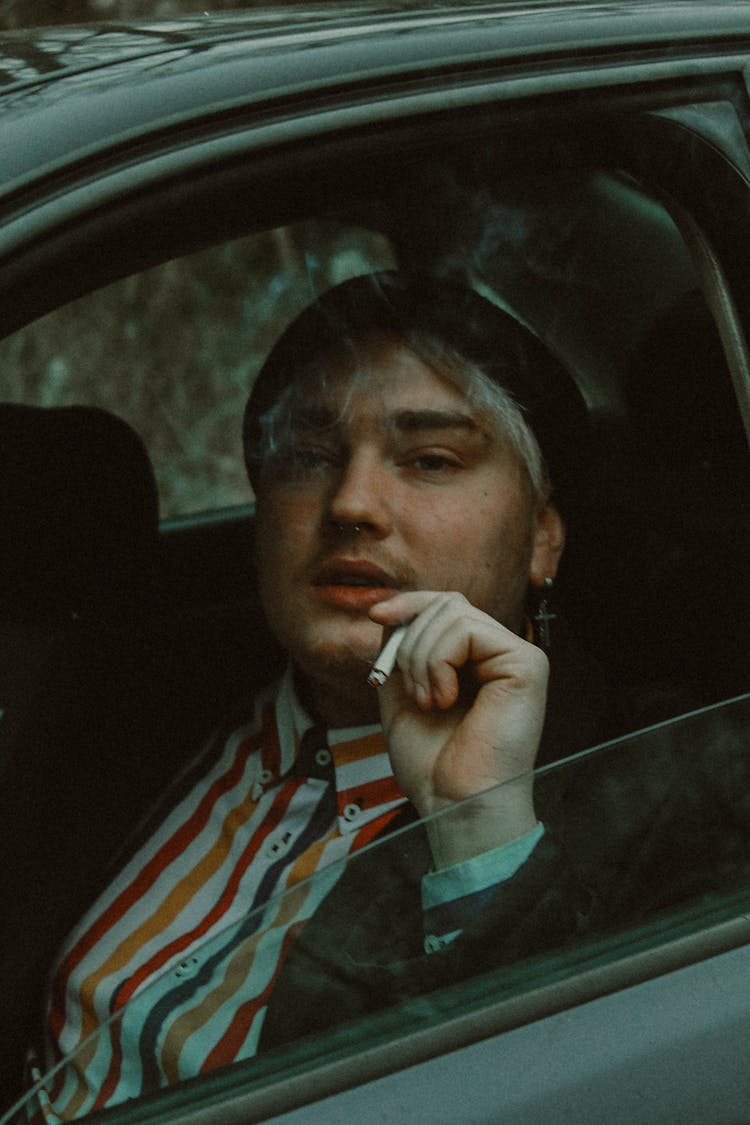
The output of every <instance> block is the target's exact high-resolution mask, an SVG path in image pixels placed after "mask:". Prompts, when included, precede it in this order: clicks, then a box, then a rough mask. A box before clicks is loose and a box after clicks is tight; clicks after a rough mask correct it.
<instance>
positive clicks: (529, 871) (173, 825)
mask: <svg viewBox="0 0 750 1125" xmlns="http://www.w3.org/2000/svg"><path fill="white" fill-rule="evenodd" d="M584 434H585V408H584V406H583V404H582V401H581V399H580V396H579V395H578V393H577V391H576V389H575V387H574V386H573V384H572V383H571V381H570V379H569V377H568V376H567V375H566V374H565V373H564V372H563V370H562V369H561V368H560V367H559V365H558V364H557V363H556V362H555V361H554V360H553V359H552V357H551V356H550V355H549V353H547V351H546V350H545V349H544V348H543V347H542V345H541V344H540V343H539V342H538V341H537V340H536V339H535V338H534V337H533V336H532V335H531V333H529V332H528V331H527V330H526V329H524V328H522V327H521V326H520V325H519V324H518V323H517V322H516V321H515V320H514V319H513V318H511V317H510V316H508V315H506V314H505V313H503V312H502V311H500V310H499V309H497V308H496V307H495V306H494V305H491V304H490V303H489V302H487V301H485V300H484V299H483V298H480V297H479V296H478V295H477V294H475V293H473V292H472V291H470V290H467V289H464V288H463V287H461V286H453V285H451V284H448V283H446V282H437V281H433V280H429V279H425V278H416V279H408V278H405V277H401V276H399V275H398V274H383V275H377V276H374V277H368V278H359V279H355V280H354V281H352V282H348V283H345V284H344V285H343V286H340V287H338V288H336V289H334V290H332V291H331V292H329V293H328V294H326V295H325V296H324V297H323V298H321V299H320V300H319V301H318V302H316V304H315V305H314V306H312V307H311V308H310V309H308V310H307V311H306V312H305V313H303V315H302V316H301V317H300V318H299V319H298V320H297V321H296V322H295V323H294V324H293V325H292V326H291V327H290V328H289V329H288V331H287V332H286V333H285V335H284V336H283V337H282V339H281V340H280V341H279V343H278V344H277V346H276V348H275V349H274V351H273V352H272V354H271V356H270V357H269V359H268V361H267V363H266V364H265V366H264V369H263V371H262V372H261V374H260V376H259V378H258V381H257V383H256V386H255V388H254V391H253V394H252V396H251V398H250V401H249V404H248V409H247V414H246V420H245V450H246V457H247V462H248V469H249V473H250V477H251V480H252V482H253V484H254V486H255V489H256V495H257V559H256V561H257V568H258V580H259V587H260V591H261V596H262V600H263V604H264V608H265V611H266V614H267V617H268V620H269V623H270V624H271V627H272V628H273V630H274V632H275V634H276V636H277V638H278V640H279V641H280V643H281V644H282V645H283V647H284V648H285V650H286V651H287V652H288V654H289V658H290V663H289V668H288V670H287V673H286V675H285V677H284V679H283V681H282V683H281V685H280V686H274V687H272V688H271V689H269V690H267V691H265V692H263V693H260V695H259V696H258V698H257V699H256V700H255V702H254V706H253V708H252V709H250V710H248V711H246V713H245V714H244V715H243V717H242V720H241V721H240V722H237V723H234V724H232V725H231V727H230V729H229V730H226V729H225V730H223V731H221V732H219V733H218V734H217V735H216V737H215V738H214V739H213V741H212V743H211V745H210V746H209V747H208V748H207V750H206V751H205V752H204V754H203V755H202V756H201V758H200V759H199V760H198V762H197V763H195V764H194V765H193V767H192V768H191V769H190V770H188V771H187V772H186V774H185V776H183V778H181V779H180V781H179V782H178V783H177V784H176V786H175V788H174V790H173V791H172V792H171V793H170V795H169V796H168V799H167V801H166V802H165V804H164V805H163V806H161V807H160V809H159V811H158V812H157V814H155V816H154V818H153V819H152V821H151V823H150V825H149V827H148V829H147V831H146V832H145V834H143V835H142V836H141V839H140V842H139V843H138V844H137V845H136V846H135V847H134V851H133V854H132V856H131V858H130V859H129V860H128V861H127V862H126V863H125V864H124V866H123V867H122V869H121V871H120V872H119V874H118V875H117V877H116V878H115V879H114V880H113V882H112V884H111V886H110V887H109V888H108V890H107V891H106V892H105V894H104V895H103V896H101V898H100V899H99V900H98V902H97V903H96V904H95V905H94V906H93V907H92V909H91V910H90V911H89V913H88V914H87V916H86V917H85V918H84V919H83V920H82V921H81V923H80V924H79V926H78V927H77V928H76V930H75V931H74V933H73V934H72V935H71V936H70V938H69V940H68V941H67V943H66V945H65V947H64V949H63V951H62V952H61V955H60V958H59V961H58V964H57V966H56V969H55V972H54V976H53V982H52V991H51V1004H50V1012H49V1020H48V1030H49V1043H48V1049H47V1060H46V1061H47V1063H52V1062H54V1061H57V1059H59V1058H60V1057H61V1056H62V1055H64V1054H67V1053H69V1052H71V1051H73V1052H75V1054H74V1055H73V1057H72V1059H71V1061H70V1063H69V1065H66V1066H65V1067H63V1068H62V1069H61V1070H60V1072H59V1075H58V1077H57V1080H56V1082H55V1084H54V1086H53V1088H52V1089H51V1090H50V1091H48V1092H47V1093H43V1094H42V1095H40V1096H41V1098H42V1101H43V1103H44V1111H45V1113H46V1114H47V1118H48V1120H54V1119H55V1118H57V1119H61V1120H65V1119H70V1118H73V1117H77V1116H81V1115H83V1114H84V1113H88V1112H91V1111H92V1110H93V1109H95V1108H100V1107H103V1106H106V1105H110V1104H115V1103H117V1102H120V1101H122V1100H123V1099H125V1098H127V1097H132V1096H137V1095H138V1094H140V1093H142V1092H145V1091H147V1090H149V1089H153V1088H157V1087H159V1086H161V1085H163V1084H165V1083H168V1082H175V1081H179V1080H180V1079H183V1078H186V1077H189V1076H190V1075H193V1074H197V1073H200V1072H202V1071H204V1070H206V1069H209V1068H210V1067H213V1066H219V1065H223V1064H227V1063H231V1062H233V1061H235V1060H237V1059H241V1058H247V1057H251V1056H252V1055H253V1054H254V1053H255V1052H257V1051H258V1050H263V1049H265V1048H266V1047H267V1046H270V1045H272V1044H274V1043H279V1042H283V1041H285V1040H288V1039H290V1038H293V1037H295V1036H296V1035H298V1034H304V1033H305V1032H307V1031H309V1030H310V1029H311V1027H316V1026H317V1027H323V1026H325V1025H326V1024H330V1023H335V1022H337V1021H340V1020H343V1019H346V1018H349V1017H352V1016H356V1015H358V1014H360V1013H361V1012H362V1011H367V1010H370V1009H372V1008H377V1007H379V1006H381V1005H383V1004H388V1003H391V1002H394V1001H396V1000H398V999H399V998H400V997H402V996H408V995H411V994H413V993H415V992H417V993H418V992H419V991H420V990H421V989H424V988H426V987H432V986H434V985H436V984H439V983H441V982H442V981H444V980H446V979H449V980H450V979H454V978H455V976H458V975H465V974H466V972H468V971H474V970H477V969H481V968H482V967H483V966H485V965H494V964H496V963H501V962H502V961H504V960H508V959H512V957H513V956H515V955H516V954H519V953H526V952H528V951H530V950H533V949H534V948H539V947H543V946H544V945H546V944H550V943H553V944H554V942H556V941H558V940H561V939H562V938H564V937H566V936H568V934H569V933H570V932H571V931H572V930H573V929H575V926H576V925H577V924H578V923H579V921H580V918H581V917H582V916H583V915H584V914H585V893H582V892H581V891H580V888H578V887H577V886H576V884H575V881H571V880H570V879H568V877H567V875H566V874H565V871H564V869H563V868H562V867H561V864H560V861H559V857H558V855H557V853H556V849H555V846H554V842H553V841H551V840H550V838H549V834H548V833H545V830H544V828H543V826H542V825H541V824H540V823H539V822H538V820H537V816H536V811H535V808H534V803H533V792H532V786H531V782H530V780H529V776H528V775H529V771H530V770H532V769H533V766H534V763H535V760H536V758H537V753H538V750H539V746H540V740H542V738H544V744H545V747H546V749H545V751H544V753H545V756H546V758H550V757H556V756H559V755H561V754H564V753H567V752H569V751H570V750H571V749H574V748H579V747H580V746H582V745H585V744H586V743H587V742H588V743H590V742H591V741H594V735H595V731H596V727H597V722H598V719H594V720H592V719H591V715H589V717H588V719H587V720H586V721H585V722H583V721H580V722H579V716H578V715H577V714H575V711H576V708H575V706H574V705H571V710H572V711H573V712H574V721H573V722H572V724H571V723H569V724H568V727H569V728H571V727H572V728H573V729H574V731H575V733H574V739H573V744H571V739H570V733H569V730H568V733H566V725H565V722H564V721H559V719H558V718H556V717H555V716H550V714H546V694H547V676H548V663H547V658H546V656H545V654H544V653H543V652H542V651H541V649H540V647H539V646H538V645H537V644H535V643H534V639H533V629H534V624H533V621H532V620H531V619H530V613H531V616H533V610H531V611H530V609H529V591H530V590H531V591H532V592H533V591H537V592H539V593H540V594H541V600H542V601H544V598H545V595H546V593H547V592H548V590H549V587H550V585H551V583H552V581H553V580H554V578H555V575H556V572H557V567H558V563H559V561H560V558H561V554H562V551H563V547H564V540H565V525H564V520H563V516H562V514H561V510H562V508H564V506H565V504H566V502H567V500H568V496H569V493H570V491H571V490H572V489H573V488H574V485H575V477H576V472H577V470H578V466H577V464H576V461H577V458H578V457H579V456H580V453H581V449H582V446H583V439H584ZM532 600H534V599H532ZM536 600H537V601H539V600H540V599H539V598H537V599H536ZM544 605H545V606H546V602H544ZM538 617H539V622H538V624H539V627H540V629H541V631H542V632H546V627H547V618H548V613H547V611H546V608H543V610H542V612H541V613H539V614H538ZM401 627H405V628H404V631H403V634H402V635H401V634H400V636H401V639H400V643H399V645H398V652H397V657H396V668H395V670H394V671H393V673H392V674H391V675H390V676H389V677H388V679H387V682H385V683H384V684H383V685H382V686H381V687H380V688H374V687H373V686H372V685H371V684H370V683H369V682H368V673H369V670H370V668H371V666H372V664H373V662H374V661H375V659H376V657H377V655H378V652H379V651H380V649H381V647H382V645H383V642H384V640H385V639H386V638H387V637H388V636H390V635H391V633H392V632H393V631H394V630H395V629H397V628H401ZM578 682H579V690H582V689H581V688H580V684H581V683H585V678H584V677H581V676H579V677H578ZM558 710H559V709H558ZM595 710H596V709H595ZM545 722H546V725H545ZM543 732H544V734H543ZM515 779H517V780H515ZM503 783H504V784H503ZM469 798H473V799H472V800H468V801H467V799H469ZM415 811H416V814H418V815H419V816H420V817H423V818H427V820H426V846H425V848H424V850H423V851H421V850H420V847H419V845H417V846H416V851H415V852H413V853H412V852H410V853H409V856H408V861H407V863H406V866H405V868H404V869H403V870H401V869H400V868H399V869H398V870H397V869H396V868H397V867H398V864H396V865H395V866H392V865H389V863H388V862H385V863H379V859H378V857H379V854H380V853H379V850H378V849H376V850H374V851H372V852H370V853H367V854H366V855H365V856H363V858H362V862H361V863H360V862H359V861H358V862H357V863H356V864H354V863H352V864H350V865H348V867H347V868H346V871H345V873H344V875H343V877H342V866H341V865H340V864H337V863H336V862H335V861H336V860H340V859H343V858H344V857H346V856H347V855H349V854H350V853H351V852H353V851H355V850H358V849H360V848H362V847H363V846H364V845H366V844H368V843H370V842H371V841H372V840H374V839H376V838H378V837H380V836H382V835H383V834H386V833H389V832H392V831H393V830H394V829H395V828H396V827H400V826H401V825H403V824H406V823H408V822H409V821H410V820H412V819H413V818H414V814H415ZM433 814H440V815H437V816H435V815H433ZM420 839H421V838H420ZM400 862H401V861H400V859H399V864H400ZM406 868H408V870H406ZM315 872H317V873H318V874H317V876H316V878H315V879H314V880H309V879H308V878H307V877H308V876H309V875H311V874H313V873H315ZM284 891H286V892H287V893H286V895H285V897H284V898H283V899H279V898H277V897H275V896H279V895H280V894H281V893H282V892H284ZM498 935H501V936H498ZM425 950H427V952H425ZM113 1016H114V1019H113V1020H112V1017H113ZM110 1020H112V1023H111V1026H109V1027H108V1026H107V1025H108V1021H110ZM97 1030H98V1031H99V1032H100V1034H99V1035H98V1036H96V1037H94V1038H93V1039H89V1038H88V1037H89V1036H90V1035H91V1033H92V1032H95V1031H97Z"/></svg>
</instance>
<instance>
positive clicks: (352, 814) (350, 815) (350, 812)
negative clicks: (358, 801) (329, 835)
mask: <svg viewBox="0 0 750 1125" xmlns="http://www.w3.org/2000/svg"><path fill="white" fill-rule="evenodd" d="M361 812H362V810H361V808H360V807H359V805H355V804H353V803H352V804H350V805H347V806H346V808H345V809H344V814H343V815H344V820H347V821H349V823H350V824H351V822H352V821H353V820H356V819H357V817H358V816H359V814H360V813H361Z"/></svg>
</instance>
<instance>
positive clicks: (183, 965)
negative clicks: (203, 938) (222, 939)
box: [174, 957, 200, 977]
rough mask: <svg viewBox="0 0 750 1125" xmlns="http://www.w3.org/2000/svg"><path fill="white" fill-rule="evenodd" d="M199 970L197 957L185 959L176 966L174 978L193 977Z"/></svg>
mask: <svg viewBox="0 0 750 1125" xmlns="http://www.w3.org/2000/svg"><path fill="white" fill-rule="evenodd" d="M199 968H200V961H199V960H198V958H197V957H186V958H185V960H184V961H180V963H179V965H177V966H176V968H175V971H174V975H175V976H176V977H194V976H195V974H196V973H197V972H198V969H199Z"/></svg>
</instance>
